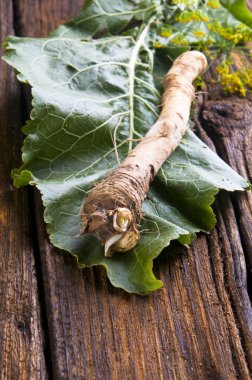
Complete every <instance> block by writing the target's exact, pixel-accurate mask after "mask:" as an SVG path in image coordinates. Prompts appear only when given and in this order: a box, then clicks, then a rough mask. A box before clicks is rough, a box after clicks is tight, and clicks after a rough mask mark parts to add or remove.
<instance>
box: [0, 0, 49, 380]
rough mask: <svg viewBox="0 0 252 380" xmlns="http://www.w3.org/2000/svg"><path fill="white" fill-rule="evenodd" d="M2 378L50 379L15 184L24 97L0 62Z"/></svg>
mask: <svg viewBox="0 0 252 380" xmlns="http://www.w3.org/2000/svg"><path fill="white" fill-rule="evenodd" d="M0 19H1V23H0V40H1V42H2V41H3V38H4V37H5V36H6V35H8V34H13V33H14V30H13V13H12V3H11V2H6V1H4V0H0ZM0 84H1V85H0V114H1V117H0V141H1V160H0V185H1V186H0V224H1V230H0V251H1V254H0V378H1V379H23V380H27V379H34V380H35V379H45V378H47V370H46V365H45V358H44V352H43V350H44V347H43V346H44V339H43V331H42V326H41V318H40V304H39V296H38V284H37V279H36V270H35V258H34V255H35V251H34V249H33V241H32V236H31V222H30V220H29V217H30V213H29V208H28V203H29V199H28V192H27V189H23V190H17V189H14V188H13V187H12V185H11V182H12V181H11V178H10V172H11V169H12V168H14V167H18V166H19V165H20V148H21V142H22V134H21V125H22V121H21V93H20V87H19V85H18V83H17V81H16V78H15V75H14V73H13V70H11V69H10V68H9V67H8V66H7V64H5V63H4V62H3V61H2V60H1V62H0Z"/></svg>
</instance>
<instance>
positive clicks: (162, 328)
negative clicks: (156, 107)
mask: <svg viewBox="0 0 252 380" xmlns="http://www.w3.org/2000/svg"><path fill="white" fill-rule="evenodd" d="M80 5H81V1H80V0H79V1H77V2H75V3H74V5H71V6H70V5H69V2H67V1H58V0H57V1H56V0H55V1H54V2H50V1H49V0H48V1H47V0H44V1H43V12H42V10H41V9H40V2H39V1H38V0H35V1H31V0H23V1H21V0H19V1H16V12H17V14H18V15H19V18H18V19H19V24H18V25H19V27H18V30H19V31H20V33H22V35H28V36H38V35H45V34H46V32H48V31H50V29H51V28H52V27H55V26H57V24H58V22H57V20H59V21H62V20H63V19H67V18H69V17H70V14H71V12H73V11H76V12H77V10H78V8H80ZM49 10H50V12H49ZM68 12H69V15H68V14H67V13H68ZM27 17H29V24H27V23H26V19H27ZM199 132H200V133H202V134H204V138H205V139H206V140H207V141H208V143H209V144H212V146H213V142H212V140H211V139H210V137H209V136H207V135H206V133H205V132H204V131H203V130H202V129H200V125H199ZM211 137H212V136H211ZM236 138H237V136H236V135H233V136H230V139H231V140H230V141H233V143H234V142H235V141H234V140H233V139H236ZM214 142H216V141H215V140H214ZM224 143H225V144H226V142H224ZM222 144H223V142H222ZM216 146H217V145H216ZM245 149H248V148H247V147H245ZM249 149H250V148H249ZM231 152H232V154H233V157H234V160H235V163H236V164H237V165H238V166H240V165H242V162H241V161H239V162H238V161H236V159H237V158H236V156H235V152H234V151H233V149H231V151H230V154H231ZM220 153H221V154H223V152H222V151H220ZM230 154H229V156H227V157H225V158H226V159H227V160H228V159H229V158H228V157H231V156H230ZM245 156H246V152H245ZM246 157H247V156H246ZM233 163H234V162H231V164H232V165H233ZM241 197H245V198H246V197H247V195H241ZM235 199H237V198H235ZM243 201H244V200H243ZM246 202H247V201H246ZM248 204H249V203H246V205H248ZM248 207H249V206H248ZM216 211H217V217H218V227H217V228H216V229H214V231H213V232H212V233H211V234H210V235H209V236H207V237H206V236H204V235H203V234H201V235H200V236H199V237H198V239H197V240H196V242H195V243H194V244H193V245H192V247H190V248H189V249H188V250H185V249H182V248H181V247H180V246H179V245H177V246H175V247H174V254H173V255H172V256H171V255H168V254H165V253H164V254H163V255H162V256H161V257H160V258H159V259H158V260H157V262H156V264H155V268H156V272H158V273H157V274H158V275H159V277H160V278H161V279H162V280H163V282H164V288H163V289H162V290H160V291H158V292H156V293H155V294H152V295H150V296H148V297H139V296H135V295H128V294H126V293H124V292H122V291H120V290H118V289H114V288H112V286H111V285H110V284H109V283H108V281H107V279H106V276H105V273H104V270H102V269H100V268H95V269H85V270H84V271H81V270H80V269H78V268H77V265H76V263H75V260H74V259H73V258H71V257H70V256H69V255H67V254H65V253H63V252H59V251H58V250H55V249H53V248H52V246H51V245H50V243H49V242H48V238H47V235H46V232H45V226H44V223H43V222H42V216H41V215H42V210H41V204H40V201H39V199H38V194H37V229H38V236H39V243H40V250H41V252H40V254H41V262H42V272H43V279H44V287H45V295H46V307H47V315H48V325H49V333H50V348H51V355H52V365H53V373H54V377H55V378H56V379H69V378H70V379H92V378H97V379H102V378H108V379H118V378H122V379H142V378H146V379H155V378H160V379H187V378H188V379H189V378H190V379H212V378H216V379H223V378H225V379H226V378H227V379H236V378H240V379H249V378H250V376H249V368H252V362H251V345H250V344H249V342H250V341H251V305H250V301H249V298H248V294H247V287H246V267H245V260H244V257H245V255H244V250H245V248H244V245H243V246H242V244H241V235H240V231H239V227H238V223H237V219H236V215H235V211H236V210H234V208H233V204H232V202H231V200H230V196H228V195H223V197H221V198H220V200H219V202H218V204H217V205H216ZM242 239H243V237H242ZM246 252H247V251H246Z"/></svg>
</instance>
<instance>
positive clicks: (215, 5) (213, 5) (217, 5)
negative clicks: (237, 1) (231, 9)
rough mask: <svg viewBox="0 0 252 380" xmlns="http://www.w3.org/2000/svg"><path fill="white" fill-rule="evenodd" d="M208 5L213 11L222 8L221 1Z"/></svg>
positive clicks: (209, 2)
mask: <svg viewBox="0 0 252 380" xmlns="http://www.w3.org/2000/svg"><path fill="white" fill-rule="evenodd" d="M206 5H208V6H209V7H210V8H212V9H218V8H220V6H221V5H220V2H219V0H209V1H208V2H207V4H206Z"/></svg>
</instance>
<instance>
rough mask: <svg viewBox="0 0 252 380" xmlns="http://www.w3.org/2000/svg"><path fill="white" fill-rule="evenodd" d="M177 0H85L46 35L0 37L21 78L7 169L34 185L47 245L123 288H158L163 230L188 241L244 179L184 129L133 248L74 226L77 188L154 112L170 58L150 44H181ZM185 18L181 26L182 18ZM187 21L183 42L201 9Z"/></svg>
mask: <svg viewBox="0 0 252 380" xmlns="http://www.w3.org/2000/svg"><path fill="white" fill-rule="evenodd" d="M188 4H190V6H192V4H194V2H189V1H187V2H181V1H178V2H176V3H175V2H173V3H172V4H171V5H167V4H166V3H164V4H163V3H159V1H149V0H145V1H140V2H139V1H137V0H135V1H122V0H121V1H118V0H117V1H115V0H110V1H106V2H103V3H99V2H98V1H97V0H94V1H87V2H86V3H85V7H84V9H83V11H82V12H81V14H80V15H79V16H78V17H76V18H75V19H74V20H72V21H70V22H69V23H67V24H65V25H63V26H60V27H59V28H58V29H57V30H56V31H54V32H53V33H51V35H50V36H49V37H48V38H41V39H39V38H16V37H9V38H8V39H7V41H6V55H5V58H4V59H5V60H6V61H7V62H8V63H9V64H10V65H12V66H13V67H14V68H15V69H16V70H17V71H18V73H19V74H18V78H19V80H21V81H23V82H25V83H26V82H28V83H29V84H30V85H31V86H32V95H33V102H32V104H33V109H32V112H31V119H30V120H29V121H28V122H27V124H26V126H25V127H24V133H25V134H26V138H25V141H24V146H23V165H22V167H21V168H20V169H15V170H14V171H13V179H14V184H15V186H17V187H20V186H23V185H26V184H33V185H36V186H37V187H38V189H39V190H40V191H41V193H42V199H43V203H44V206H45V214H44V217H45V221H46V223H47V228H48V233H49V235H50V239H51V242H52V243H53V244H54V245H55V246H57V247H59V248H62V249H64V250H67V251H69V252H71V253H72V254H73V255H75V256H76V257H77V259H78V262H79V265H80V266H92V265H103V266H104V267H105V268H106V270H107V273H108V276H109V278H110V281H111V282H112V283H113V284H114V285H115V286H117V287H121V288H123V289H125V290H126V291H128V292H135V293H140V294H146V293H148V292H150V291H152V290H155V289H158V288H160V287H161V286H162V283H161V281H159V280H157V279H156V278H155V276H154V274H153V272H152V266H153V259H154V258H155V257H157V256H158V255H159V254H160V252H161V251H162V250H163V249H164V248H165V247H167V246H168V245H169V244H170V241H171V240H174V239H178V241H180V242H181V243H182V244H189V243H190V242H191V241H192V240H193V239H194V238H195V233H196V232H198V231H206V232H207V231H209V230H210V229H211V228H212V227H213V225H214V224H215V216H214V214H213V211H212V209H211V204H212V202H213V201H214V196H215V195H216V194H217V192H218V191H219V189H224V190H228V191H234V190H240V191H241V190H243V189H244V188H245V187H247V186H248V183H247V182H246V181H245V180H244V179H243V178H241V177H240V176H239V175H238V174H236V173H235V172H234V171H233V170H232V169H231V168H230V167H229V166H228V165H226V164H225V163H224V162H223V161H222V160H221V159H220V158H219V157H218V156H217V155H216V154H215V153H213V152H212V151H211V150H210V149H209V148H208V147H207V146H206V145H205V144H203V143H202V142H201V141H200V140H199V139H198V138H197V137H196V136H195V135H194V133H193V132H192V131H191V130H189V131H188V132H187V134H186V136H185V137H184V138H183V141H182V143H181V144H180V146H179V147H178V148H177V149H176V151H175V152H174V153H173V154H172V155H171V156H170V157H169V158H168V160H167V161H166V162H165V164H164V165H163V167H162V169H161V170H160V172H159V173H158V175H157V177H156V178H155V181H154V183H153V184H152V186H151V189H150V192H149V194H148V197H147V199H146V201H145V203H144V207H143V212H144V217H143V220H142V226H141V230H142V233H141V239H140V242H139V244H138V246H137V247H136V248H135V249H134V250H133V251H131V252H129V253H126V254H119V253H118V254H115V255H114V256H113V257H112V258H105V257H104V255H103V247H102V246H101V244H100V242H99V241H97V240H96V239H95V238H93V237H91V236H79V233H80V229H81V215H80V210H81V205H82V203H83V199H84V198H85V196H86V194H87V192H88V191H89V190H90V189H91V188H92V187H93V186H94V185H95V183H97V181H100V180H102V178H103V177H104V176H105V175H106V174H107V173H108V172H109V171H110V170H112V169H113V168H114V167H115V166H116V165H117V155H118V156H119V158H120V160H123V159H124V157H126V155H127V153H128V151H129V150H130V149H131V145H132V139H134V138H141V137H142V136H144V135H145V133H146V131H147V130H148V128H149V127H150V126H151V125H152V124H153V123H154V122H155V120H156V119H157V117H158V115H159V112H160V102H161V100H160V90H161V88H162V85H161V80H162V76H163V73H164V72H165V71H167V69H168V67H169V65H170V61H169V59H168V58H167V51H166V50H165V49H157V54H154V53H155V49H154V46H156V45H157V44H158V43H159V44H161V42H162V43H163V40H162V41H161V42H160V41H159V39H160V38H162V39H167V42H168V43H169V41H170V39H171V38H172V39H173V40H174V41H176V39H177V44H175V43H174V45H175V46H174V47H173V49H171V50H169V49H168V51H169V56H173V57H176V55H178V54H179V53H180V52H181V51H183V50H185V49H188V48H190V47H189V46H186V47H185V46H184V45H183V44H182V43H179V39H180V38H182V37H183V38H184V34H182V33H178V30H179V28H180V27H181V26H180V24H179V23H177V22H175V23H172V22H171V20H172V18H171V16H170V15H171V11H172V12H175V15H174V17H177V16H178V15H179V12H180V11H181V10H182V11H183V10H184V9H185V8H186V7H187V6H188ZM212 8H213V5H212ZM212 8H211V9H212ZM223 10H224V8H222V11H223ZM213 11H215V9H214V10H213ZM225 12H226V10H225ZM172 17H173V16H172ZM173 19H174V18H173ZM232 19H234V18H233V17H232ZM160 20H163V23H162V25H161V21H160ZM193 22H194V21H193ZM189 24H190V26H189V27H188V26H185V25H183V28H184V29H187V30H188V28H189V29H190V28H191V22H190V23H189ZM132 25H135V26H134V28H132ZM167 25H168V26H167ZM196 25H197V28H195V25H194V26H193V29H190V30H191V32H190V33H189V34H188V35H189V39H190V40H189V43H188V44H190V45H193V44H194V43H195V41H196V42H197V41H198V40H199V38H200V39H203V40H204V41H205V42H206V41H207V39H209V38H210V36H209V34H210V32H209V29H208V28H207V26H206V25H205V21H202V20H201V21H200V23H199V22H198V21H197V24H196ZM202 25H205V26H204V27H203V26H202ZM199 33H201V34H199ZM202 33H206V36H205V35H203V34H202ZM93 37H95V38H93ZM220 37H221V36H220ZM186 38H187V37H186ZM221 38H223V37H221ZM153 41H156V42H155V43H153ZM228 43H230V41H228ZM231 43H233V41H231ZM161 45H162V44H161ZM181 45H182V46H181ZM156 47H158V46H156ZM129 139H130V140H131V141H130V142H129Z"/></svg>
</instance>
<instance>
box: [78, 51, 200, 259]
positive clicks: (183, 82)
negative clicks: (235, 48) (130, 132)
mask: <svg viewBox="0 0 252 380" xmlns="http://www.w3.org/2000/svg"><path fill="white" fill-rule="evenodd" d="M206 66H207V61H206V58H205V56H204V55H203V54H202V53H200V52H197V51H191V52H186V53H184V54H182V55H181V56H179V57H178V58H177V59H176V60H175V62H174V64H173V66H172V67H171V69H170V70H169V71H168V73H167V75H166V76H165V79H164V89H165V91H164V94H163V97H162V112H161V114H160V116H159V119H158V120H157V122H156V123H155V124H154V125H153V126H152V127H151V128H150V130H149V132H148V133H147V134H146V136H145V137H144V138H143V139H142V140H141V142H140V143H139V144H138V145H137V146H136V147H135V148H134V149H133V150H132V151H131V152H130V153H129V155H128V156H127V158H126V159H125V160H124V162H123V163H122V164H121V165H120V166H119V167H118V168H116V169H115V170H114V171H113V172H112V173H111V174H109V175H108V177H107V178H105V180H104V181H103V182H102V183H100V184H99V185H97V186H96V187H95V188H94V189H92V190H91V191H90V193H89V194H88V196H87V198H86V200H85V203H84V206H83V209H82V220H83V223H84V229H83V231H82V232H83V233H90V234H93V235H94V236H96V237H97V238H98V239H99V240H101V241H102V242H103V243H104V245H105V255H106V256H110V255H111V254H112V253H113V252H127V251H129V250H131V249H132V248H134V247H135V246H136V244H137V242H138V239H139V237H140V233H139V232H138V230H137V228H138V226H139V225H140V221H141V207H142V203H143V201H144V198H145V197H146V194H147V191H148V189H149V185H150V182H151V181H152V180H153V178H154V176H155V175H156V173H157V171H158V170H159V169H160V167H161V166H162V164H163V163H164V161H165V160H166V159H167V157H168V156H169V155H170V154H171V153H172V152H173V151H174V150H175V149H176V147H177V146H178V145H179V143H180V141H181V139H182V137H183V135H184V133H185V132H186V130H187V128H188V121H189V115H190V107H191V103H192V100H193V98H194V88H193V86H192V82H193V81H194V80H195V79H196V78H197V76H198V75H199V74H201V73H202V72H203V71H204V70H205V69H206Z"/></svg>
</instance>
